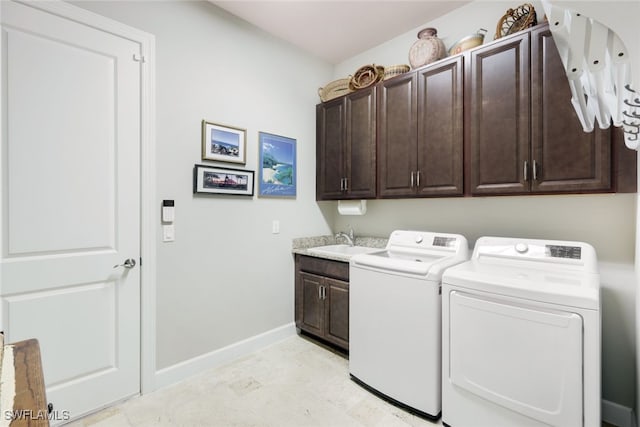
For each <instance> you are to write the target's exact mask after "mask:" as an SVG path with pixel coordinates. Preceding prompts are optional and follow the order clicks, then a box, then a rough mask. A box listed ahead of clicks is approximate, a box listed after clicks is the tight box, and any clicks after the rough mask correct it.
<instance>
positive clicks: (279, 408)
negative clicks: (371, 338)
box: [70, 336, 441, 427]
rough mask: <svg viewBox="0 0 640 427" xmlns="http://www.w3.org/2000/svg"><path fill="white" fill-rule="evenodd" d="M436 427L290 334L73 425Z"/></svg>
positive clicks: (338, 358) (340, 359) (338, 359)
mask: <svg viewBox="0 0 640 427" xmlns="http://www.w3.org/2000/svg"><path fill="white" fill-rule="evenodd" d="M70 425H71V426H73V427H80V426H92V427H107V426H109V427H110V426H118V427H120V426H123V427H124V426H224V427H227V426H256V427H263V426H264V427H269V426H273V427H287V426H291V427H294V426H295V427H307V426H313V427H325V426H326V427H342V426H349V427H350V426H354V427H359V426H384V427H387V426H388V427H396V426H397V427H407V426H412V427H421V426H424V427H433V426H440V425H441V424H440V422H438V423H432V422H429V421H426V420H424V419H422V418H418V417H415V416H413V415H411V414H409V413H407V412H405V411H403V410H402V409H399V408H397V407H395V406H393V405H390V404H388V403H386V402H385V401H383V400H381V399H379V398H377V397H376V396H374V395H372V394H370V393H369V392H367V391H366V390H364V389H363V388H361V387H360V386H358V385H357V384H355V383H354V382H353V381H351V380H350V379H349V373H348V361H347V359H346V358H345V357H344V356H342V355H340V354H337V353H335V352H333V351H331V350H329V349H326V348H324V347H321V346H319V345H317V344H315V343H314V342H311V341H309V340H307V339H305V338H303V337H299V336H295V337H291V338H288V339H286V340H284V341H281V342H280V343H277V344H274V345H272V346H270V347H267V348H265V349H263V350H260V351H258V352H256V353H254V354H251V355H249V356H246V357H244V358H241V359H239V360H236V361H235V362H233V363H231V364H229V365H226V366H222V367H220V368H216V369H212V370H209V371H207V372H204V373H202V374H200V375H197V376H195V377H192V378H189V379H187V380H185V381H183V382H181V383H179V384H175V385H173V386H171V387H167V388H164V389H161V390H157V391H155V392H153V393H149V394H146V395H144V396H139V397H135V398H132V399H130V400H128V401H126V402H123V403H121V404H119V405H116V406H112V407H109V408H107V409H104V410H102V411H100V412H97V413H95V414H92V415H89V416H87V417H85V418H82V419H80V420H77V421H75V422H73V423H71V424H70Z"/></svg>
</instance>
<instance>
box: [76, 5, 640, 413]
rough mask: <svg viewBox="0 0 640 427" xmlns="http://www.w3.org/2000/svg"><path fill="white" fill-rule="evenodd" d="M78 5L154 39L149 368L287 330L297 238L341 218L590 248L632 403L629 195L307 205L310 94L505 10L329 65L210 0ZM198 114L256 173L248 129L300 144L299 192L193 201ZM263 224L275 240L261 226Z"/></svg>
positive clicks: (457, 14)
mask: <svg viewBox="0 0 640 427" xmlns="http://www.w3.org/2000/svg"><path fill="white" fill-rule="evenodd" d="M76 4H77V5H78V6H80V7H84V8H86V9H89V10H92V11H95V12H97V13H99V14H101V15H104V16H108V17H111V18H113V19H116V20H118V21H121V22H123V23H126V24H129V25H131V26H134V27H137V28H140V29H141V30H144V31H147V32H149V33H151V34H154V35H155V36H156V47H157V58H156V59H157V116H158V117H157V118H158V125H157V170H158V194H157V197H158V199H159V200H162V199H175V200H176V228H177V230H176V236H177V240H176V242H174V243H159V244H158V245H159V246H158V272H157V273H158V274H157V276H158V283H157V309H158V312H157V326H158V336H157V367H158V369H161V368H166V367H171V366H172V365H175V364H178V363H180V362H183V361H186V360H189V359H190V358H193V357H198V356H200V355H203V354H206V353H209V352H212V351H215V350H216V349H220V348H222V347H224V346H226V345H229V344H232V343H235V342H238V341H241V340H243V339H245V338H247V337H251V336H253V335H256V334H259V333H261V332H264V331H267V330H270V329H273V328H276V327H278V326H281V325H284V324H287V323H289V322H291V321H293V274H292V271H293V262H292V258H291V255H290V245H291V238H293V237H299V236H311V235H318V234H326V233H329V232H331V230H333V231H337V230H340V229H344V228H345V227H346V225H347V224H351V225H353V227H354V228H355V230H356V233H357V234H360V235H376V236H388V234H389V233H390V232H391V231H392V230H393V229H396V228H416V229H429V230H442V231H451V232H460V233H463V234H465V235H466V236H467V237H468V238H469V239H470V242H471V243H473V242H474V241H475V239H476V238H477V237H479V236H481V235H488V234H492V235H513V236H516V235H517V236H526V237H537V238H557V239H573V240H585V241H588V242H590V243H591V244H593V245H594V246H595V247H596V249H597V251H598V256H599V258H600V260H602V261H606V263H605V264H603V268H602V273H603V274H602V275H603V335H604V338H603V343H604V347H603V365H604V367H603V375H604V378H603V387H604V388H603V396H604V398H605V399H610V400H612V401H614V402H617V403H620V404H622V405H625V406H629V407H633V406H634V405H635V385H634V384H633V382H634V372H635V362H634V360H633V358H634V354H633V353H634V351H635V350H634V346H635V342H634V334H633V332H632V331H634V328H635V327H634V313H633V307H632V306H633V304H632V303H629V301H632V300H633V295H634V293H635V282H634V280H633V278H629V271H630V270H629V269H631V271H632V270H633V265H632V264H633V259H634V245H635V243H634V242H635V229H636V224H635V222H636V220H635V213H636V202H637V200H636V199H637V197H636V195H592V196H588V195H584V196H532V197H488V198H459V199H456V198H445V199H420V200H379V201H370V202H369V205H368V208H369V211H368V213H367V215H366V216H364V217H339V216H338V215H337V213H336V203H335V202H320V203H316V202H315V200H314V197H315V188H314V186H315V179H314V174H315V113H314V106H315V104H316V103H317V102H318V98H317V94H316V88H317V87H320V86H323V85H324V84H326V83H327V82H328V81H330V80H332V79H333V78H340V77H344V76H346V75H349V74H353V72H354V71H355V70H356V69H357V68H358V67H360V66H361V65H364V64H367V63H376V64H382V65H392V64H399V63H407V61H408V59H407V53H408V51H409V48H410V46H411V44H412V43H413V42H414V41H415V39H416V33H417V31H418V30H419V29H421V28H423V27H426V26H435V27H436V28H438V30H439V35H440V36H441V37H443V38H444V40H445V44H446V45H447V46H450V45H451V44H453V43H454V42H455V41H456V40H458V39H459V38H461V37H463V36H465V35H467V34H470V33H473V32H475V31H476V30H477V29H478V28H480V27H483V28H486V29H487V30H489V31H488V36H487V38H486V39H485V40H486V41H490V40H491V39H492V38H493V37H492V35H493V33H494V31H495V25H496V23H497V21H498V19H499V18H500V16H502V14H503V13H504V12H505V11H506V9H507V8H508V7H513V6H514V4H512V2H485V1H483V2H477V3H472V4H470V5H468V6H465V7H464V8H462V9H460V10H458V11H454V12H452V13H451V14H449V15H446V16H444V17H442V18H440V19H437V20H435V21H433V22H430V23H425V25H423V26H421V27H419V28H416V29H415V30H413V31H410V32H407V33H406V34H404V35H401V36H399V37H397V38H395V39H393V40H390V41H389V42H387V43H385V44H383V45H381V46H379V47H377V48H374V49H371V50H369V51H367V52H363V53H362V54H360V55H358V56H356V57H354V58H351V59H349V60H347V61H345V62H343V63H341V64H338V65H337V66H336V67H335V68H332V67H330V66H329V65H328V64H324V63H321V62H319V61H317V60H315V59H313V58H312V57H310V56H307V55H305V54H304V53H302V52H300V51H298V50H297V49H296V48H293V47H290V46H288V45H286V44H284V43H281V42H280V41H278V40H277V39H275V38H273V37H271V36H269V35H267V34H265V33H263V32H261V31H260V30H257V29H255V28H254V27H252V26H250V25H249V24H246V23H244V22H242V21H240V20H238V19H236V18H234V17H233V16H231V15H229V14H227V13H226V12H224V11H222V10H220V9H218V8H217V7H215V6H213V5H211V4H209V3H207V2H186V1H181V2H177V1H172V2H154V1H141V2H131V1H121V2H84V1H80V2H77V3H76ZM533 4H534V7H535V8H536V10H538V11H542V8H541V6H539V3H537V2H534V3H533ZM539 20H541V16H539ZM202 119H208V120H211V121H214V122H218V123H224V124H229V125H234V126H238V127H244V128H246V129H247V135H248V146H247V155H248V157H247V160H248V161H247V165H246V167H247V168H248V169H254V170H255V169H256V167H257V149H256V146H257V133H258V131H268V132H273V133H276V134H281V135H285V136H289V137H293V138H296V139H297V141H298V173H299V175H298V197H297V199H296V200H269V199H258V198H253V199H244V198H234V197H219V196H218V197H213V196H211V197H194V196H193V195H192V183H191V179H192V175H191V173H192V168H193V165H194V163H202V162H201V160H200V121H201V120H202ZM159 211H160V209H159V207H158V235H160V228H159V227H160V222H159ZM273 219H278V220H280V221H281V234H279V235H273V234H271V233H270V232H271V221H272V220H273Z"/></svg>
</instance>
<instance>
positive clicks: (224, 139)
mask: <svg viewBox="0 0 640 427" xmlns="http://www.w3.org/2000/svg"><path fill="white" fill-rule="evenodd" d="M246 147H247V131H246V130H245V129H240V128H235V127H231V126H223V125H219V124H216V123H211V122H208V121H206V120H203V121H202V160H216V161H219V162H229V163H241V164H243V165H244V164H245V163H246V162H247V155H246Z"/></svg>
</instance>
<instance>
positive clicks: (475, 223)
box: [320, 1, 637, 408]
mask: <svg viewBox="0 0 640 427" xmlns="http://www.w3.org/2000/svg"><path fill="white" fill-rule="evenodd" d="M579 3H580V2H575V4H576V5H579ZM614 3H619V4H617V5H615V4H614ZM517 4H519V3H513V2H505V1H498V2H495V1H477V2H474V3H470V4H468V5H466V6H463V7H462V8H460V9H457V10H455V11H453V12H451V13H449V14H447V15H445V16H443V17H441V18H439V19H436V20H434V21H432V22H428V23H425V24H424V25H422V26H420V27H418V28H416V29H414V30H412V31H409V32H407V33H406V34H403V35H400V36H398V37H396V38H394V39H392V40H389V41H388V42H386V43H384V44H382V45H380V46H377V47H375V48H373V49H370V50H368V51H366V52H363V53H361V54H359V55H357V56H355V57H353V58H350V59H348V60H346V61H344V62H342V63H340V64H338V65H337V66H336V67H335V70H334V78H341V77H345V76H347V75H349V74H353V73H354V72H355V71H356V70H357V69H358V67H360V66H362V65H364V64H371V63H375V64H380V65H392V64H400V63H408V52H409V48H410V47H411V45H412V44H413V42H414V41H415V40H417V39H416V34H417V32H418V30H420V29H421V28H425V27H435V28H437V29H438V34H439V36H440V37H441V38H443V39H444V42H445V45H446V46H447V47H450V46H451V45H452V44H453V43H455V42H456V41H457V40H458V39H460V38H461V37H464V36H465V35H467V34H471V33H474V32H475V31H476V30H477V29H478V28H485V29H487V30H488V35H487V37H485V43H487V42H490V41H492V40H493V34H494V33H495V27H496V24H497V22H498V20H499V19H500V17H501V16H502V14H504V13H505V11H506V10H507V9H508V8H510V7H515V6H517ZM606 4H607V7H609V8H624V7H625V6H624V2H606ZM533 5H534V8H535V9H536V11H537V12H538V21H539V22H542V20H543V16H544V11H543V9H542V6H541V5H540V3H539V2H533ZM559 143H561V141H559ZM320 204H321V205H322V206H323V207H324V208H325V209H326V210H327V212H332V215H333V216H334V218H333V219H331V222H332V224H333V226H334V231H338V230H344V229H346V228H347V226H348V225H351V226H352V227H353V228H354V229H355V232H356V235H374V236H381V237H387V236H388V235H389V233H390V232H391V231H393V230H394V229H419V230H430V231H442V232H452V233H461V234H463V235H465V236H466V237H467V239H469V242H470V244H474V243H475V240H476V239H477V238H478V237H480V236H483V235H495V236H513V237H529V238H540V239H560V240H578V241H586V242H589V243H591V244H592V245H593V246H594V247H595V248H596V251H597V254H598V259H599V260H600V261H601V262H603V263H602V265H601V278H602V335H603V339H602V342H603V346H602V362H603V380H602V385H603V388H602V395H603V398H604V399H606V400H610V401H612V402H615V403H618V404H620V405H623V406H626V407H629V408H634V407H635V405H636V377H635V373H636V361H635V357H636V350H635V341H636V337H635V306H634V298H635V293H636V289H635V288H636V279H635V276H634V257H635V245H636V209H637V208H636V204H637V195H636V194H601V195H571V196H517V197H514V196H508V197H473V198H437V199H413V200H373V201H368V204H367V214H366V215H365V216H362V217H357V216H352V217H350V216H344V217H343V216H339V215H338V214H337V211H336V203H335V202H321V203H320Z"/></svg>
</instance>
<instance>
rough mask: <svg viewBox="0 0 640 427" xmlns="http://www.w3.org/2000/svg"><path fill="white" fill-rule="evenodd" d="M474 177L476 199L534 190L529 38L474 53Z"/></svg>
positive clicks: (470, 82)
mask: <svg viewBox="0 0 640 427" xmlns="http://www.w3.org/2000/svg"><path fill="white" fill-rule="evenodd" d="M469 57H470V61H469V62H470V64H469V67H468V69H467V75H466V78H467V80H466V81H465V89H467V88H468V91H467V92H468V93H466V94H465V96H468V97H469V99H468V102H467V103H466V105H469V106H470V111H469V118H468V120H469V134H468V141H469V163H470V164H469V165H468V167H469V169H468V170H469V177H470V187H471V188H470V190H471V193H472V194H474V195H475V194H477V195H481V194H513V193H524V192H528V191H529V182H528V181H527V180H526V179H527V178H528V177H527V176H526V172H525V171H526V170H528V162H529V147H530V144H529V111H530V100H529V85H530V78H529V33H524V34H518V35H514V36H510V37H506V38H505V39H504V40H501V41H497V42H495V43H492V44H491V45H490V46H487V47H486V48H479V49H477V50H473V51H471V52H470V54H469Z"/></svg>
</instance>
